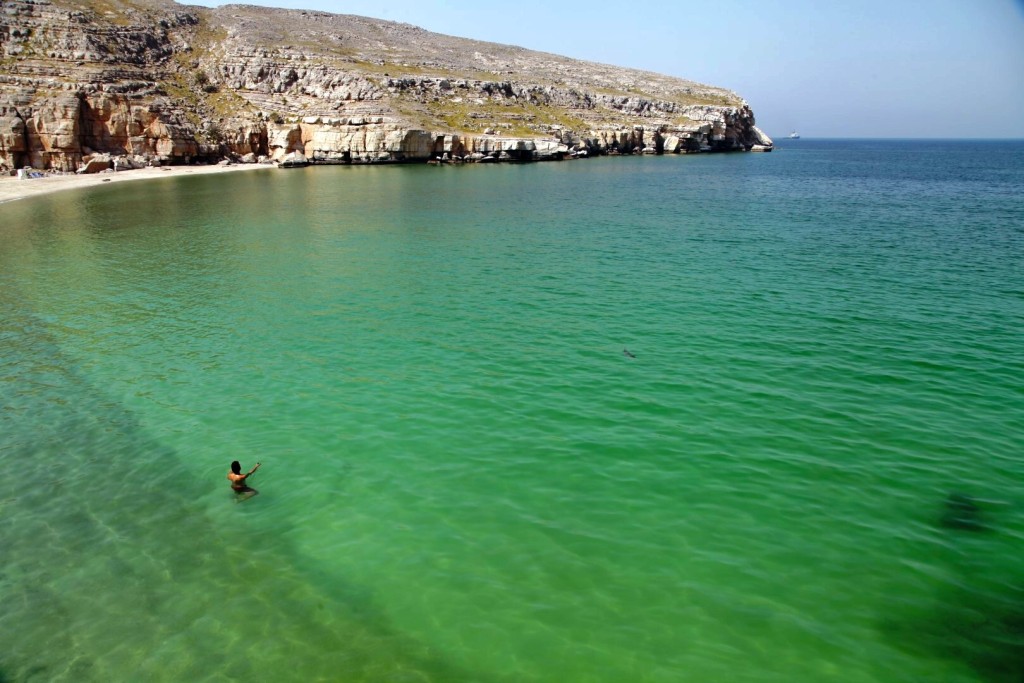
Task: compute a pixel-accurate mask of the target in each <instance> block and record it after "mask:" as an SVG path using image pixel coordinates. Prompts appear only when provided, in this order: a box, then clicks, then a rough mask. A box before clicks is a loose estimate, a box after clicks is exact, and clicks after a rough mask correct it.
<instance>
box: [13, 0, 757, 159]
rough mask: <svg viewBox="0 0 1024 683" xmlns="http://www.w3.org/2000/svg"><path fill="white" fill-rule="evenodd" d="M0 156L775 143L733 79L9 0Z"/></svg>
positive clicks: (502, 151)
mask: <svg viewBox="0 0 1024 683" xmlns="http://www.w3.org/2000/svg"><path fill="white" fill-rule="evenodd" d="M0 8H2V9H0V167H3V168H6V169H13V168H21V167H24V166H32V167H34V168H39V169H59V170H65V171H93V170H101V169H104V168H107V167H109V166H110V165H111V162H112V161H114V162H119V163H121V164H124V165H127V166H133V165H140V164H143V165H150V164H180V163H194V162H216V161H219V160H222V159H225V158H228V159H235V160H239V161H255V160H258V159H264V160H282V159H285V158H286V157H288V156H289V155H292V156H293V157H297V158H302V157H305V158H307V159H310V160H312V161H314V162H317V161H318V162H324V163H332V162H333V163H360V162H363V163H375V162H388V161H390V162H403V161H423V160H429V159H436V158H438V157H443V156H444V155H448V158H466V159H477V160H481V159H508V160H518V161H528V160H542V159H556V158H562V157H565V156H573V155H587V154H616V153H618V154H633V153H657V154H661V153H677V152H697V151H732V150H751V149H755V150H764V149H771V144H772V143H771V140H770V139H768V137H767V136H765V135H764V134H763V133H762V132H761V131H760V130H758V128H757V127H756V126H755V125H754V115H753V112H752V111H751V109H750V107H749V106H748V105H747V103H746V102H745V101H743V100H742V99H741V98H740V97H739V96H737V95H736V94H735V93H733V92H731V91H728V90H724V89H721V88H716V87H712V86H707V85H701V84H699V83H694V82H691V81H686V80H683V79H678V78H672V77H669V76H662V75H658V74H653V73H649V72H643V71H637V70H632V69H624V68H617V67H613V66H607V65H601V64H594V63H589V62H582V61H579V60H574V59H569V58H565V57H559V56H556V55H552V54H546V53H541V52H533V51H530V50H525V49H522V48H518V47H511V46H507V45H498V44H493V43H484V42H479V41H474V40H468V39H463V38H455V37H451V36H445V35H440V34H436V33H430V32H428V31H425V30H422V29H419V28H416V27H414V26H410V25H408V24H399V23H394V22H388V21H382V20H377V19H369V18H365V17H357V16H349V15H336V14H328V13H324V12H314V11H300V10H284V9H267V8H262V7H253V6H245V5H227V6H223V7H219V8H217V9H207V8H201V7H191V6H184V5H178V4H176V3H174V2H172V1H171V0H77V1H76V0H52V1H47V0H3V3H2V5H0Z"/></svg>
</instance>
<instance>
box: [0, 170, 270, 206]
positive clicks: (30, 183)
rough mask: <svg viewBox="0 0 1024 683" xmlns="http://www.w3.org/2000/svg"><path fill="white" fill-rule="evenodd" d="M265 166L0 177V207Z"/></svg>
mask: <svg viewBox="0 0 1024 683" xmlns="http://www.w3.org/2000/svg"><path fill="white" fill-rule="evenodd" d="M273 168H275V167H274V166H270V165H266V164H232V165H230V166H216V165H211V166H159V167H153V168H140V169H134V170H128V171H118V172H116V173H113V172H106V173H93V174H89V175H74V174H68V175H46V176H44V177H42V178H26V179H19V178H17V177H14V176H4V177H0V204H3V203H4V202H10V201H14V200H16V199H24V198H25V197H35V196H37V195H41V194H48V193H51V192H59V191H61V190H73V189H76V188H83V187H92V186H94V185H103V184H107V183H123V182H129V181H132V180H147V179H152V178H171V177H174V176H182V175H206V174H210V173H232V172H235V171H248V170H255V169H273Z"/></svg>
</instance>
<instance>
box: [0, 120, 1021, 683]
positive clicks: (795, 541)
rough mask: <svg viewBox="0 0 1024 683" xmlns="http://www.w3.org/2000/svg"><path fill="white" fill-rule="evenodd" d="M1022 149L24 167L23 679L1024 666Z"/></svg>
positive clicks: (3, 368) (9, 312)
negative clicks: (240, 489)
mask: <svg viewBox="0 0 1024 683" xmlns="http://www.w3.org/2000/svg"><path fill="white" fill-rule="evenodd" d="M1021 187H1024V143H994V142H992V143H988V142H941V143H940V142H892V141H886V142H871V141H845V142H844V141H820V142H816V141H813V140H801V141H795V142H792V143H786V144H784V145H783V146H782V148H781V149H778V150H777V151H776V152H773V153H772V154H767V155H754V154H747V155H742V154H738V155H714V156H686V157H659V158H616V159H592V160H588V161H576V162H565V163H552V164H536V165H522V166H520V165H507V166H494V167H486V166H470V167H442V168H435V167H429V168H428V167H321V168H309V169H297V170H289V171H278V170H267V171H252V172H248V173H238V174H226V175H219V176H209V177H186V178H174V179H161V180H154V181H150V182H140V183H127V184H124V185H121V186H118V187H102V188H97V189H92V190H89V191H87V192H86V191H69V192H65V193H59V194H55V195H50V196H45V197H40V198H34V199H30V200H24V201H19V202H13V203H9V204H4V205H2V206H0V312H2V317H0V472H2V475H0V513H2V515H3V524H2V525H0V553H2V563H0V681H76V682H79V681H117V680H145V681H231V680H250V681H254V680H260V681H346V682H373V683H377V682H388V683H392V682H402V683H409V682H423V681H438V682H444V683H449V682H452V683H458V682H503V683H504V682H508V683H512V682H515V683H520V682H531V681H533V682H541V681H544V682H547V681H551V682H576V681H581V682H582V681H586V682H590V683H621V682H623V681H635V682H651V683H655V682H656V683H669V682H673V683H674V682H678V681H694V682H705V681H741V682H742V681H750V682H758V683H760V682H779V683H783V682H785V683H792V682H793V681H842V682H843V683H855V682H879V683H883V682H885V683H888V682H895V681H907V682H909V681H938V680H941V681H945V682H963V683H973V682H983V681H1007V682H1009V681H1014V682H1017V681H1019V680H1020V679H1021V676H1022V675H1024V476H1022V460H1024V450H1022V448H1024V193H1021ZM627 350H628V353H627V352H626V351H627ZM234 459H238V460H240V461H241V462H242V465H243V467H245V468H249V467H251V466H252V464H254V463H255V462H256V461H262V462H263V468H262V469H261V470H260V471H259V473H258V474H256V475H255V476H254V477H253V480H252V484H253V486H254V487H255V488H256V489H258V490H259V492H260V493H259V495H258V496H256V497H254V498H252V499H251V500H247V501H245V502H243V503H237V502H236V500H235V498H234V497H233V494H232V493H231V491H230V489H229V488H228V482H227V480H226V478H225V477H226V474H227V470H228V464H229V463H230V461H231V460H234Z"/></svg>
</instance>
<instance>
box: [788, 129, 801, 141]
mask: <svg viewBox="0 0 1024 683" xmlns="http://www.w3.org/2000/svg"><path fill="white" fill-rule="evenodd" d="M789 139H790V140H799V139H800V133H797V132H796V131H795V130H794V131H793V132H792V133H790V134H789Z"/></svg>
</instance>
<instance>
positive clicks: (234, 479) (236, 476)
mask: <svg viewBox="0 0 1024 683" xmlns="http://www.w3.org/2000/svg"><path fill="white" fill-rule="evenodd" d="M262 464H263V463H260V462H258V463H256V467H253V468H252V469H251V470H249V471H248V472H246V473H245V474H242V465H241V463H239V462H238V461H237V460H235V461H234V462H232V463H231V471H230V472H228V480H229V481H230V482H231V488H232V490H233V491H234V492H235V493H250V494H252V495H256V489H254V488H250V487H249V484H247V483H246V481H245V480H246V479H248V478H249V477H250V476H252V474H253V472H255V471H256V470H258V469H259V468H260V465H262Z"/></svg>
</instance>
